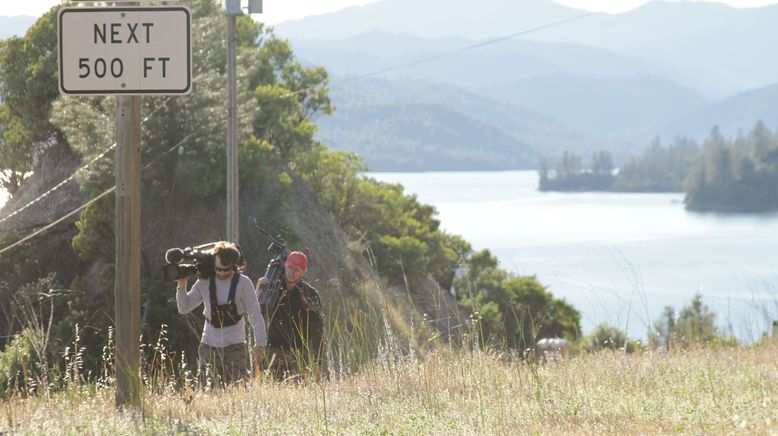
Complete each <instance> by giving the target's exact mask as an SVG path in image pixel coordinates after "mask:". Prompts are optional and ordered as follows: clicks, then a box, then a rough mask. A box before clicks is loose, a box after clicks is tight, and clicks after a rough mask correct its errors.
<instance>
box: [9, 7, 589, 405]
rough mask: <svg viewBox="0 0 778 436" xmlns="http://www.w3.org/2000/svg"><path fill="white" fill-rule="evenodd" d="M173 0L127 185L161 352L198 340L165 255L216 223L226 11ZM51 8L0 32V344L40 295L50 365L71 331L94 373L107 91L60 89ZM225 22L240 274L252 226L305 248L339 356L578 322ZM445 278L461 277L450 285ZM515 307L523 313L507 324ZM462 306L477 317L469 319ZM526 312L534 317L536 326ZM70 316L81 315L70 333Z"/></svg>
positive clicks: (146, 299)
mask: <svg viewBox="0 0 778 436" xmlns="http://www.w3.org/2000/svg"><path fill="white" fill-rule="evenodd" d="M184 3H185V4H186V5H188V6H189V7H190V8H191V9H192V16H193V46H194V47H193V60H194V68H193V70H194V71H195V78H194V87H193V90H192V93H191V94H189V95H186V96H176V97H165V96H157V97H150V96H146V97H143V99H142V102H143V108H142V111H143V115H144V117H146V118H147V119H146V120H145V121H144V122H143V125H142V161H143V162H144V164H148V165H149V166H148V168H146V169H144V171H143V173H142V192H141V193H140V194H141V199H142V207H141V210H142V222H141V226H142V228H141V235H142V241H141V250H142V288H143V289H142V307H143V309H142V314H141V316H142V318H141V325H142V332H141V333H142V335H143V338H145V339H144V340H146V339H148V338H158V337H160V335H162V334H163V333H162V332H163V331H164V332H165V333H164V335H165V337H166V339H165V340H166V341H167V342H166V346H167V347H168V349H170V350H174V351H175V352H176V353H175V354H174V355H173V357H171V359H180V358H181V357H180V356H181V354H179V353H178V351H181V350H184V351H186V355H187V356H193V355H196V351H195V350H196V346H197V343H198V341H199V339H200V338H199V331H200V327H199V326H201V325H202V318H201V316H200V315H199V314H194V315H190V316H186V317H185V316H181V315H180V314H178V313H177V310H176V304H175V299H174V284H173V283H171V282H166V281H164V280H163V278H162V276H161V264H162V262H163V254H164V252H165V250H166V249H168V248H171V247H185V246H193V245H197V244H201V243H206V242H210V241H214V240H218V239H221V238H223V234H224V233H223V230H222V229H223V228H224V222H225V220H224V216H225V200H224V199H225V195H224V192H225V170H224V168H225V167H226V162H225V161H226V157H225V152H224V148H223V147H224V137H225V132H226V119H225V118H226V110H225V105H224V101H225V96H226V94H227V93H226V83H227V79H226V72H225V71H224V59H225V58H226V50H225V45H226V44H225V43H224V41H222V40H220V39H218V38H214V37H213V35H224V34H226V29H225V26H226V24H225V20H224V16H223V13H222V12H221V8H220V4H219V3H218V2H215V1H212V0H187V1H185V2H184ZM56 9H57V8H55V9H53V10H52V11H50V12H49V13H47V14H46V15H44V16H43V17H42V18H41V19H40V20H39V21H38V22H37V23H36V24H35V25H34V26H33V27H32V28H30V30H29V31H28V32H27V34H26V35H25V36H24V37H21V38H10V39H7V40H4V41H2V42H0V97H2V104H0V166H2V167H1V168H0V170H1V171H0V183H2V184H3V186H4V187H5V188H6V189H7V190H8V191H9V192H11V193H12V199H11V200H10V201H9V202H8V204H7V205H6V206H5V207H4V208H3V209H2V210H1V211H0V220H2V221H0V277H1V278H2V283H1V284H0V301H11V302H12V304H13V309H14V310H10V311H7V310H4V311H2V313H0V331H3V332H9V334H8V335H5V336H4V337H2V338H0V348H3V347H4V345H5V344H7V343H8V342H9V341H11V340H16V339H15V336H14V334H16V333H21V332H22V331H23V330H25V329H27V330H26V331H28V334H30V335H35V334H37V333H36V332H38V331H39V330H36V329H37V328H38V326H34V325H33V326H31V325H30V320H29V319H27V318H24V317H23V315H24V314H27V313H31V312H29V311H30V310H41V311H43V312H45V318H46V319H49V315H50V316H51V319H52V326H51V337H50V341H49V342H48V344H49V345H48V347H49V348H48V350H49V351H48V352H49V357H50V359H51V360H50V361H51V362H55V364H56V365H59V364H62V365H64V363H63V362H62V350H64V349H65V347H66V346H67V344H68V343H72V341H73V338H74V337H78V339H77V340H78V341H79V346H80V347H81V346H83V347H84V349H83V353H82V352H81V351H79V353H80V354H79V356H82V357H79V358H83V361H82V362H81V364H82V365H83V368H84V369H83V374H90V373H91V374H99V372H100V367H99V362H100V357H101V350H103V349H104V348H103V347H104V346H106V344H108V341H109V334H110V333H109V332H110V326H111V324H112V322H113V321H112V320H113V316H114V315H113V314H114V306H113V305H114V295H113V288H114V282H115V277H114V256H115V248H114V230H113V227H114V222H115V219H114V204H115V201H114V200H115V199H114V197H113V194H112V193H111V191H110V188H111V187H112V186H113V184H114V183H115V177H114V170H113V166H114V163H113V158H112V157H113V153H111V148H110V146H111V144H112V143H113V142H114V141H115V138H114V135H115V123H114V115H115V99H114V98H113V97H89V98H75V97H63V96H60V95H59V94H58V88H57V81H56V68H57V59H56V53H57V50H56V44H57V37H56V35H57V34H56V25H55V22H56V20H55V18H56ZM238 28H239V29H240V30H239V35H238V49H239V51H240V53H241V56H240V57H239V73H240V74H239V77H241V82H240V85H241V90H240V98H239V101H240V107H239V114H240V120H239V123H240V132H241V136H240V138H241V140H240V165H241V167H240V186H241V190H240V194H241V198H240V203H241V208H240V229H241V232H240V233H241V241H240V242H241V246H242V247H243V251H244V254H245V256H246V258H247V259H248V261H249V275H250V276H251V278H252V279H254V280H256V279H257V278H258V277H259V275H260V274H262V273H263V271H264V266H265V265H266V263H267V261H268V260H269V258H270V253H268V252H267V250H266V246H267V241H266V240H265V239H264V238H263V237H262V235H261V233H260V230H259V226H262V227H263V228H265V229H266V230H267V231H269V232H271V233H272V234H280V235H281V236H282V237H283V238H284V239H285V240H286V242H287V244H288V247H289V248H290V249H299V250H303V251H306V252H307V253H308V254H309V256H310V265H311V268H310V271H309V279H310V280H311V281H312V282H313V284H314V285H315V286H316V287H317V288H319V290H320V292H321V294H322V298H323V300H324V304H325V311H326V316H327V319H328V323H329V330H328V331H329V332H331V334H330V335H329V336H328V339H327V340H328V341H330V343H329V344H328V348H329V349H333V350H339V352H340V353H341V354H340V356H341V357H339V359H338V362H337V365H339V366H340V368H343V367H344V366H348V367H349V368H353V369H358V368H359V367H360V366H361V365H362V364H363V363H365V362H366V361H368V360H369V359H371V358H372V357H373V356H375V355H376V353H377V352H378V350H379V349H382V350H384V352H386V350H387V347H389V348H388V349H389V351H388V352H389V353H390V354H392V353H396V354H397V356H401V355H402V354H403V353H404V352H405V350H408V347H410V346H411V345H413V344H416V343H423V344H425V345H424V346H430V343H429V342H428V339H429V338H436V337H441V338H444V339H448V338H449V335H457V336H459V335H477V337H478V340H479V341H483V343H487V342H491V341H493V342H492V343H494V344H495V345H497V346H507V347H511V348H515V349H519V350H523V349H526V348H527V347H529V346H531V345H532V344H534V341H535V336H536V335H538V336H562V337H567V338H571V339H572V338H575V337H577V336H579V335H580V326H579V324H580V315H579V313H578V312H577V311H576V310H575V308H573V307H572V306H570V305H569V304H567V303H566V302H565V301H563V300H560V299H557V298H555V297H554V296H553V295H552V294H551V293H550V292H548V290H546V288H545V287H544V286H543V285H542V284H540V283H539V282H538V281H537V280H536V279H535V278H534V277H517V276H514V275H512V274H509V273H507V272H506V271H504V270H501V269H500V268H499V267H498V264H497V260H496V258H495V257H494V256H492V255H491V254H490V253H489V252H488V251H486V250H484V251H480V252H474V251H473V249H472V247H471V246H470V244H468V243H467V242H466V241H464V240H462V239H461V238H460V237H458V236H455V235H450V234H447V233H445V232H443V231H442V230H441V229H440V223H439V221H438V220H437V218H436V211H435V209H434V208H433V207H431V206H428V205H424V204H421V203H419V201H418V200H417V199H416V198H415V197H414V196H409V195H405V194H404V192H403V188H402V187H401V186H398V185H387V184H382V183H378V182H376V181H373V180H370V179H365V178H363V177H362V176H360V174H361V173H362V172H363V170H364V166H363V165H362V163H361V162H360V160H359V159H358V158H357V157H356V156H355V155H353V154H350V153H342V152H333V151H331V150H329V149H327V148H326V147H325V146H324V145H323V144H321V143H320V142H318V141H317V140H316V139H315V138H314V133H315V131H316V127H315V125H314V124H313V123H312V121H311V117H314V116H316V117H324V116H327V114H329V113H330V112H331V110H332V107H331V102H330V100H329V96H328V94H327V87H328V82H329V78H328V74H327V71H326V70H324V69H323V68H319V67H306V66H303V65H302V64H301V63H300V62H298V61H297V60H296V59H295V57H294V53H293V52H292V51H291V48H290V45H289V44H288V43H287V42H286V41H283V40H280V39H278V38H276V37H275V36H274V35H273V33H272V32H271V31H269V30H268V29H267V28H264V27H263V26H261V25H257V24H255V23H253V22H252V21H251V20H249V19H248V18H246V17H243V18H240V22H239V26H238ZM30 41H36V44H31V43H30ZM258 41H261V43H259V42H258ZM27 71H35V72H36V73H37V74H36V75H30V74H24V73H25V72H27ZM103 153H105V155H104V156H103ZM101 156H103V157H101ZM92 161H94V162H92ZM87 162H91V163H90V164H89V165H86V163H87ZM79 168H80V169H79ZM72 174H75V177H74V179H73V180H71V181H68V182H66V183H65V184H64V185H63V186H62V187H60V188H57V189H55V190H53V191H51V193H49V194H48V195H46V196H45V197H42V196H41V195H42V194H43V193H44V192H45V191H47V190H49V189H51V188H52V187H53V186H55V184H56V183H58V181H61V180H65V179H66V178H67V177H68V176H70V175H72ZM101 195H102V197H100V196H101ZM34 199H37V200H38V201H36V202H33V203H30V201H31V200H34ZM90 199H94V201H93V202H89V203H87V201H89V200H90ZM79 205H83V206H84V209H83V210H82V211H80V212H79V211H77V210H76V211H75V213H74V214H73V215H72V216H71V217H70V218H67V219H65V220H64V221H62V222H60V223H58V224H54V220H55V219H56V218H58V217H62V216H65V214H66V213H69V212H72V211H74V210H75V209H74V208H76V207H78V206H79ZM22 207H23V208H24V209H23V210H21V208H22ZM17 210H21V212H20V213H18V214H15V215H14V216H9V215H8V214H9V213H10V212H11V211H17ZM48 224H54V225H53V226H52V227H51V228H47V227H46V226H47V225H48ZM36 230H42V231H43V233H42V234H40V235H38V236H33V235H32V234H33V232H35V231H36ZM26 237H31V238H30V239H26V240H25V242H21V243H20V241H22V240H23V238H26ZM452 289H459V290H463V292H460V293H459V294H457V296H456V297H454V296H453V295H452V293H451V292H450V291H451V290H452ZM52 290H56V292H51V291H52ZM465 290H466V292H464V291H465ZM42 293H44V294H47V295H48V296H49V297H48V298H49V299H48V300H47V301H46V304H47V305H46V306H45V307H44V308H41V307H40V306H39V305H38V303H37V302H38V301H39V300H38V296H39V295H41V294H42ZM48 304H50V306H49V305H48ZM517 308H520V310H521V311H522V313H528V314H529V315H530V316H528V317H527V319H526V320H518V322H514V321H513V319H514V318H512V316H513V315H512V314H513V313H516V311H517V310H519V309H517ZM36 313H37V312H36ZM474 313H477V314H479V315H478V321H477V325H476V324H474V323H473V322H472V321H468V320H469V319H470V320H472V319H473V317H474V316H475V315H474ZM425 314H426V315H429V316H428V317H425V316H424V315H425ZM538 319H543V320H546V321H545V322H543V323H542V324H541V325H540V327H538V325H537V324H536V320H538ZM77 325H78V326H88V327H89V328H87V329H81V330H79V331H78V332H76V330H75V329H76V326H77ZM452 326H459V327H458V328H457V329H456V330H454V329H452ZM538 328H539V330H538ZM421 338H423V340H422V339H421ZM460 339H461V337H460ZM20 340H21V339H20ZM452 343H457V342H456V341H455V342H452ZM14 346H16V345H14ZM19 346H22V345H19ZM79 350H80V348H79ZM0 357H1V358H0V361H3V362H4V361H6V359H5V358H4V357H3V355H2V354H1V353H0ZM180 364H181V361H180V360H179V361H178V363H177V365H180ZM333 364H335V363H333ZM3 374H11V373H9V372H2V371H0V397H3V396H4V395H5V394H6V393H7V392H8V391H7V390H4V389H5V387H7V386H8V379H7V378H5V379H4V378H3ZM22 382H24V381H22Z"/></svg>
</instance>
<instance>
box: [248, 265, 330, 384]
mask: <svg viewBox="0 0 778 436" xmlns="http://www.w3.org/2000/svg"><path fill="white" fill-rule="evenodd" d="M307 270H308V258H307V257H306V256H305V254H304V253H302V252H301V251H292V252H291V253H289V255H288V256H287V257H286V261H285V262H284V277H283V280H282V284H281V293H280V295H279V297H278V302H277V303H276V305H275V307H274V308H273V309H272V311H271V312H270V313H268V314H267V318H268V319H267V323H268V331H267V351H268V353H267V364H268V368H269V369H270V370H271V372H272V373H273V374H275V375H277V376H280V377H289V376H291V375H295V374H303V373H305V372H307V371H310V372H311V373H313V374H314V375H315V376H317V377H318V375H319V368H320V367H321V364H322V358H323V355H324V316H323V314H322V311H321V300H320V299H319V293H318V292H317V291H316V289H314V288H313V286H311V285H310V284H308V283H307V282H305V281H303V275H304V274H305V272H306V271H307ZM267 283H268V278H267V277H261V278H260V279H259V280H257V287H256V292H257V298H258V299H259V300H260V302H262V301H263V300H264V299H263V298H262V292H263V291H264V285H266V284H267Z"/></svg>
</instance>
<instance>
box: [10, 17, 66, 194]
mask: <svg viewBox="0 0 778 436" xmlns="http://www.w3.org/2000/svg"><path fill="white" fill-rule="evenodd" d="M58 10H59V6H57V7H54V8H52V9H51V10H50V11H49V12H48V13H46V14H44V15H43V16H42V17H41V18H40V19H39V20H38V21H37V22H36V23H35V24H34V25H33V26H32V27H31V28H30V29H29V30H28V31H27V33H26V34H25V36H24V37H11V38H8V39H5V40H2V41H0V185H2V187H3V188H4V189H5V190H7V191H8V193H9V194H11V195H14V194H15V193H16V192H17V190H18V189H19V186H20V185H21V183H22V181H24V179H25V178H26V177H27V176H28V175H29V173H30V172H31V171H32V170H33V168H34V163H35V158H36V157H37V155H38V154H39V153H40V152H41V151H43V150H44V149H45V148H46V147H48V145H49V144H50V143H51V142H53V141H55V140H56V138H57V131H56V129H55V128H54V127H53V126H52V125H51V124H50V123H49V114H50V110H51V104H52V102H53V101H54V99H56V98H57V96H58V95H59V90H58V88H57V56H56V51H57V24H56V17H57V11H58Z"/></svg>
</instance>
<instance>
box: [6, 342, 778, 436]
mask: <svg viewBox="0 0 778 436" xmlns="http://www.w3.org/2000/svg"><path fill="white" fill-rule="evenodd" d="M776 355H778V344H777V343H776V342H775V341H774V342H773V343H763V344H760V345H756V346H754V347H750V348H723V349H694V350H690V351H678V352H671V353H669V354H661V353H645V354H637V355H634V354H633V355H624V354H623V353H620V352H600V353H596V354H586V355H580V356H578V357H574V358H572V359H570V360H563V361H552V362H549V363H547V364H544V365H536V364H533V363H527V362H522V361H518V360H514V359H512V358H511V357H510V356H506V355H501V354H497V353H491V352H482V351H474V352H467V351H463V352H452V351H450V350H447V349H437V350H434V351H430V352H429V353H428V354H426V355H424V356H422V357H418V358H397V357H396V356H393V355H391V354H385V355H383V356H382V357H381V358H379V359H378V360H376V361H375V363H374V364H373V365H372V366H370V367H368V368H365V370H364V371H362V372H360V373H358V374H341V373H333V374H331V375H330V378H329V379H323V380H321V381H320V382H307V383H268V382H266V381H264V380H257V381H255V383H254V384H252V385H250V386H248V387H246V388H243V387H235V388H232V389H228V390H226V391H221V390H215V391H192V390H190V389H188V388H183V389H175V388H171V387H170V386H171V385H174V384H175V383H176V380H165V381H166V382H167V383H159V382H156V384H152V385H151V386H147V387H145V388H144V395H143V400H142V401H143V406H142V407H141V408H140V409H139V410H127V411H117V410H115V408H114V406H113V388H112V386H111V382H110V380H109V381H108V385H107V386H101V385H84V384H80V383H78V382H73V383H71V384H70V385H69V387H68V388H67V389H66V390H65V391H63V392H61V393H58V394H56V395H54V396H53V397H52V398H50V399H47V398H45V397H40V396H38V397H29V398H23V397H14V398H12V399H10V400H9V401H6V402H4V404H3V406H2V409H3V416H2V419H0V432H4V433H5V432H10V433H12V434H71V433H81V434H83V433H87V434H116V435H123V434H180V433H186V434H225V433H228V434H260V433H261V434H517V433H521V434H569V433H586V434H588V433H596V434H637V433H640V434H645V433H648V434H664V433H676V432H680V433H693V434H724V433H750V434H769V433H771V432H774V431H775V425H776V422H778V407H776V405H778V395H777V394H776V392H778V379H776V377H775V372H776V363H775V356H776ZM76 410H77V411H78V413H73V411H76Z"/></svg>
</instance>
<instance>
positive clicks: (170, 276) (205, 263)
mask: <svg viewBox="0 0 778 436" xmlns="http://www.w3.org/2000/svg"><path fill="white" fill-rule="evenodd" d="M215 245H216V243H215V242H211V243H208V244H203V245H198V246H196V247H186V248H171V249H170V250H168V251H167V252H165V261H166V262H167V263H166V264H165V265H164V266H163V267H162V273H163V274H164V276H165V280H178V279H182V278H184V277H189V276H191V275H194V274H197V276H198V277H199V278H201V279H209V278H211V277H213V273H214V271H213V254H212V253H211V252H210V249H212V248H213V247H214V246H215Z"/></svg>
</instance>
